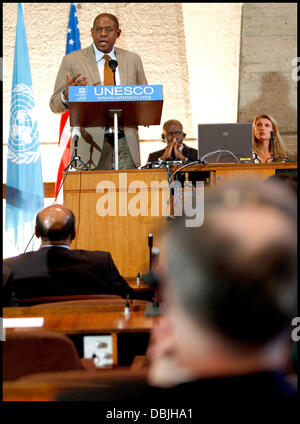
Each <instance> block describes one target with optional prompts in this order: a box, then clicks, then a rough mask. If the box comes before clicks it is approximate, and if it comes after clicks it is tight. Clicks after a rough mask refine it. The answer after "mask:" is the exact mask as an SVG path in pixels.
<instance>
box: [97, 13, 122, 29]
mask: <svg viewBox="0 0 300 424" xmlns="http://www.w3.org/2000/svg"><path fill="white" fill-rule="evenodd" d="M102 16H106V17H107V18H109V19H111V20H112V21H114V23H115V26H116V29H119V21H118V18H117V17H116V16H115V15H112V14H111V13H100V14H99V15H98V16H96V18H95V19H94V23H93V28H94V27H95V23H96V20H97V19H98V18H100V17H102Z"/></svg>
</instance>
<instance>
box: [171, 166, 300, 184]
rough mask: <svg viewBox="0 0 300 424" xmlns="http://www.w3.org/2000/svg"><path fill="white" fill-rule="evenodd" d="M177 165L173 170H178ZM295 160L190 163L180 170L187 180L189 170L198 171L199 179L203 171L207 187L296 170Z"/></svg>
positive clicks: (263, 177)
mask: <svg viewBox="0 0 300 424" xmlns="http://www.w3.org/2000/svg"><path fill="white" fill-rule="evenodd" d="M180 168H181V167H180V166H179V165H178V166H176V167H174V170H179V169H180ZM297 168H298V165H297V162H277V163H267V164H264V163H219V164H218V163H213V164H206V165H192V166H190V167H188V168H185V169H183V170H182V172H183V173H184V174H185V179H186V180H189V175H188V174H189V172H198V173H199V181H201V180H202V178H201V173H203V174H204V173H205V174H206V177H205V181H206V184H207V186H208V187H214V186H215V185H218V184H221V183H223V182H225V181H228V180H230V179H232V178H241V177H243V178H251V177H254V178H261V179H265V178H268V177H271V176H272V175H275V174H276V173H277V172H282V171H288V170H297Z"/></svg>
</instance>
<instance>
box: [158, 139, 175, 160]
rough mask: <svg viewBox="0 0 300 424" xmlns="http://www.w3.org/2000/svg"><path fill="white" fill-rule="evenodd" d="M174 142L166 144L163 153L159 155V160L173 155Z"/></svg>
mask: <svg viewBox="0 0 300 424" xmlns="http://www.w3.org/2000/svg"><path fill="white" fill-rule="evenodd" d="M173 148H174V142H173V143H170V144H168V145H167V147H166V149H165V151H164V153H163V154H162V155H161V157H160V160H167V159H170V158H171V157H172V156H173V155H172V153H173Z"/></svg>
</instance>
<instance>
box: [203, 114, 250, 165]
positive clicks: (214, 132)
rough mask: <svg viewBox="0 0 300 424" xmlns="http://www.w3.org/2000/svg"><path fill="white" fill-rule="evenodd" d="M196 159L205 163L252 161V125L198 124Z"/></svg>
mask: <svg viewBox="0 0 300 424" xmlns="http://www.w3.org/2000/svg"><path fill="white" fill-rule="evenodd" d="M198 159H200V160H204V161H205V162H207V163H241V162H246V163H247V162H251V160H252V123H251V122H250V123H248V122H247V123H244V122H243V123H236V124H199V125H198Z"/></svg>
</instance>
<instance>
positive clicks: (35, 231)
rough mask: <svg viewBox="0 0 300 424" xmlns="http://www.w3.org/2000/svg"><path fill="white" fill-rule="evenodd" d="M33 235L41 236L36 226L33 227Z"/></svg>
mask: <svg viewBox="0 0 300 424" xmlns="http://www.w3.org/2000/svg"><path fill="white" fill-rule="evenodd" d="M34 235H35V236H36V237H37V238H41V235H40V233H39V232H38V229H37V228H36V227H34Z"/></svg>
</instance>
